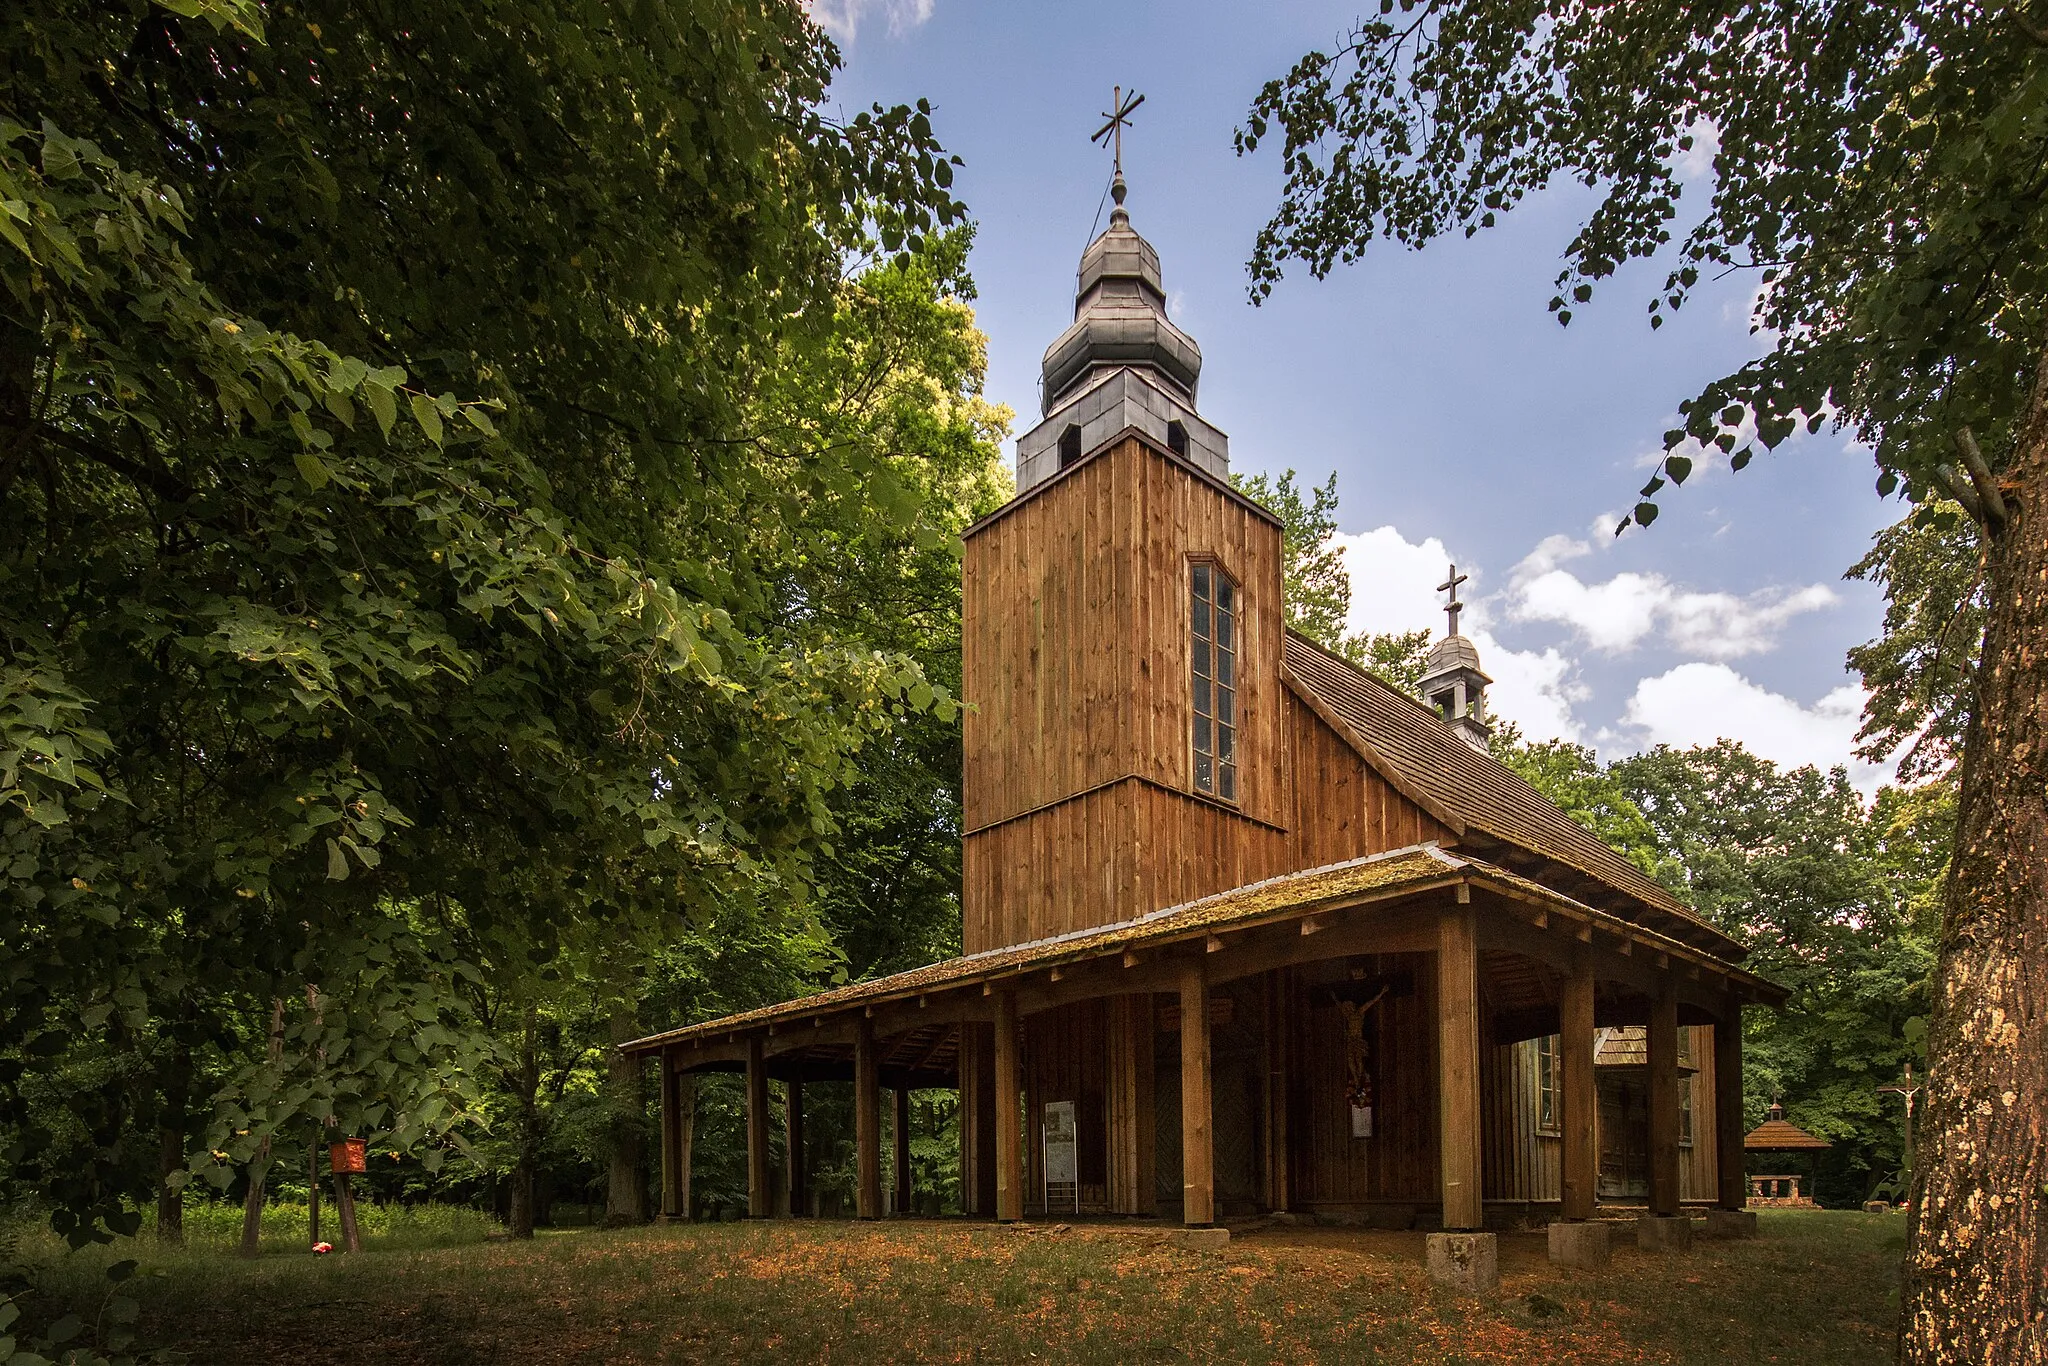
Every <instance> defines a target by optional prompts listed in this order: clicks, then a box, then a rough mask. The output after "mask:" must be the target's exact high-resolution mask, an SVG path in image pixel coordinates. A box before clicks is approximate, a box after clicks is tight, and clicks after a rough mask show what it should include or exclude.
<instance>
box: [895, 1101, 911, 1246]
mask: <svg viewBox="0 0 2048 1366" xmlns="http://www.w3.org/2000/svg"><path fill="white" fill-rule="evenodd" d="M895 1128H896V1213H897V1214H898V1215H899V1216H902V1215H908V1214H910V1213H911V1208H910V1088H909V1087H907V1086H899V1087H897V1088H896V1116H895Z"/></svg>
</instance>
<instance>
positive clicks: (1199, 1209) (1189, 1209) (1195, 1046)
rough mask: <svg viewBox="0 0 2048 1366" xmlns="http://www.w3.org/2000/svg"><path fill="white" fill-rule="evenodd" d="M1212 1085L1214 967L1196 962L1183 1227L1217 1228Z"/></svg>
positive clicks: (1190, 969) (1186, 1043)
mask: <svg viewBox="0 0 2048 1366" xmlns="http://www.w3.org/2000/svg"><path fill="white" fill-rule="evenodd" d="M1213 1125H1214V1116H1213V1113H1212V1106H1211V1100H1210V1083H1209V963H1208V960H1207V959H1206V958H1197V959H1193V960H1191V961H1189V962H1187V963H1185V964H1183V965H1182V967H1181V974H1180V1166H1181V1181H1182V1186H1181V1189H1182V1191H1183V1192H1184V1193H1183V1195H1182V1197H1181V1222H1182V1223H1184V1224H1186V1225H1187V1226H1188V1227H1189V1228H1207V1227H1208V1226H1209V1225H1211V1224H1213V1223H1215V1222H1216V1150H1215V1141H1214V1140H1215V1134H1214V1133H1213V1132H1212V1130H1213Z"/></svg>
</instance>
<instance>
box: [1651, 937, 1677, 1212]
mask: <svg viewBox="0 0 2048 1366" xmlns="http://www.w3.org/2000/svg"><path fill="white" fill-rule="evenodd" d="M1649 1036H1650V1037H1649V1045H1650V1047H1649V1052H1650V1213H1652V1214H1676V1213H1678V983H1677V982H1676V981H1675V980H1674V979H1673V978H1671V977H1670V976H1669V975H1666V976H1665V977H1664V979H1663V980H1662V981H1661V982H1659V983H1658V985H1657V1000H1656V1004H1655V1005H1653V1006H1652V1007H1651V1008H1650V1029H1649Z"/></svg>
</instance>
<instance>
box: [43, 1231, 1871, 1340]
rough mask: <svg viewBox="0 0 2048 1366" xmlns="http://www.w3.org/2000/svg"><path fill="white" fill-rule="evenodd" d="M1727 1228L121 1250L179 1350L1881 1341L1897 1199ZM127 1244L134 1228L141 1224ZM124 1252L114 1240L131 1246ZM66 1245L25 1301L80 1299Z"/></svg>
mask: <svg viewBox="0 0 2048 1366" xmlns="http://www.w3.org/2000/svg"><path fill="white" fill-rule="evenodd" d="M1763 1229H1764V1236H1763V1237H1762V1238H1761V1239H1760V1240H1758V1241H1756V1242H1750V1243H1704V1242H1702V1243H1696V1244H1695V1247H1694V1250H1693V1251H1692V1252H1690V1253H1686V1254H1680V1255H1675V1256H1663V1255H1657V1254H1652V1253H1644V1252H1638V1251H1637V1250H1636V1249H1635V1248H1633V1247H1626V1248H1623V1249H1621V1250H1620V1251H1618V1252H1617V1254H1616V1256H1615V1259H1614V1262H1613V1265H1612V1266H1611V1267H1610V1268H1609V1269H1608V1270H1607V1271H1605V1272H1603V1273H1599V1274H1592V1273H1587V1272H1571V1271H1565V1270H1563V1269H1561V1268H1555V1267H1552V1266H1551V1265H1550V1264H1549V1262H1548V1261H1547V1260H1546V1258H1545V1256H1544V1243H1543V1238H1542V1235H1541V1234H1503V1235H1502V1236H1501V1263H1502V1265H1501V1270H1502V1287H1501V1292H1500V1294H1499V1295H1498V1296H1496V1297H1492V1298H1488V1299H1485V1300H1467V1299H1460V1298H1458V1297H1456V1296H1453V1295H1450V1294H1448V1293H1444V1292H1440V1291H1438V1290H1437V1289H1436V1288H1434V1287H1433V1286H1432V1285H1431V1284H1430V1283H1429V1281H1428V1279H1427V1277H1426V1276H1425V1275H1424V1274H1423V1271H1422V1251H1423V1243H1422V1235H1420V1234H1396V1233H1373V1232H1365V1231H1353V1230H1348V1229H1346V1230H1339V1229H1285V1228H1268V1229H1262V1230H1258V1231H1254V1232H1249V1233H1244V1234H1240V1235H1238V1236H1236V1237H1235V1238H1234V1239H1233V1241H1232V1242H1231V1244H1230V1246H1229V1247H1228V1248H1227V1249H1225V1250H1221V1251H1216V1252H1199V1251H1190V1250H1185V1249H1182V1248H1179V1247H1176V1246H1173V1245H1171V1244H1169V1243H1168V1242H1167V1241H1166V1240H1165V1239H1163V1238H1161V1237H1159V1236H1158V1235H1156V1234H1149V1233H1144V1232H1140V1231H1111V1230H1109V1229H1105V1228H1096V1227H1089V1226H1074V1227H1070V1228H1067V1227H1058V1226H1054V1227H1046V1226H1026V1227H1024V1228H1019V1229H998V1228H993V1227H990V1226H987V1225H979V1224H964V1223H947V1222H932V1223H903V1224H892V1225H883V1226H858V1225H853V1224H841V1223H797V1224H791V1223H775V1224H723V1225H700V1226H693V1227H657V1228H646V1229H634V1230H627V1231H623V1232H605V1231H598V1230H592V1231H587V1232H586V1231H578V1232H573V1233H560V1234H553V1235H547V1234H544V1235H543V1236H541V1237H540V1238H538V1239H536V1240H535V1241H534V1242H532V1243H528V1244H523V1245H517V1244H512V1243H509V1242H504V1241H493V1242H481V1243H478V1242H472V1243H468V1244H466V1245H460V1246H403V1245H401V1246H386V1247H384V1248H381V1249H379V1248H375V1247H373V1249H372V1250H370V1251H367V1252H365V1253H364V1254H363V1255H361V1256H357V1257H344V1256H339V1255H337V1256H329V1257H321V1258H315V1257H313V1256H311V1255H309V1254H307V1253H305V1252H284V1251H278V1252H275V1253H272V1254H269V1255H266V1256H264V1257H262V1258H260V1259H257V1260H255V1261H253V1262H242V1261H238V1260H235V1259H233V1258H229V1257H226V1256H224V1255H222V1254H220V1253H219V1252H217V1251H212V1250H189V1251H183V1252H169V1251H166V1252H163V1253H154V1252H150V1251H145V1252H144V1254H143V1256H142V1263H143V1274H142V1275H141V1276H140V1277H139V1278H138V1281H137V1284H138V1285H139V1287H140V1288H139V1290H138V1291H137V1294H138V1297H139V1298H140V1299H141V1301H142V1317H141V1321H140V1323H139V1324H138V1327H139V1328H140V1330H141V1333H140V1342H142V1343H145V1344H155V1345H164V1346H175V1347H177V1348H180V1349H182V1350H184V1351H185V1352H187V1353H188V1354H189V1355H190V1358H191V1359H192V1360H193V1361H195V1362H219V1363H223V1366H230V1364H232V1363H256V1362H265V1363H268V1362H278V1363H286V1362H288V1363H292V1366H324V1364H325V1363H335V1364H336V1366H340V1364H341V1363H347V1364H348V1366H363V1363H372V1362H377V1363H381V1362H391V1363H413V1362H420V1363H425V1362H436V1363H441V1362H471V1361H477V1362H496V1361H502V1362H696V1361H716V1362H752V1361H764V1362H765V1361H778V1362H780V1361H846V1362H865V1361H1000V1362H1007V1361H1024V1360H1046V1361H1079V1362H1095V1361H1100V1362H1127V1361H1319V1360H1320V1361H1344V1362H1372V1361H1388V1362H1590V1363H1598V1362H1672V1363H1695V1362H1697V1363H1710V1362H1711V1363H1725V1362H1770V1361H1782V1362H1787V1363H1800V1366H1834V1364H1835V1363H1841V1364H1842V1366H1849V1364H1850V1363H1858V1364H1859V1366H1860V1364H1862V1363H1874V1362H1883V1361H1886V1360H1889V1358H1890V1343H1891V1334H1892V1331H1893V1322H1894V1316H1895V1313H1896V1301H1897V1281H1898V1273H1897V1263H1898V1260H1899V1255H1900V1246H1901V1241H1900V1240H1901V1237H1902V1234H1903V1230H1904V1225H1903V1223H1902V1221H1901V1220H1900V1219H1898V1218H1896V1217H1893V1216H1886V1215H1863V1214H1850V1213H1813V1214H1805V1213H1796V1214H1795V1213H1779V1214H1772V1213H1767V1214H1765V1215H1764V1216H1763ZM144 1247H145V1249H147V1248H148V1247H149V1244H148V1243H147V1242H146V1240H145V1243H144ZM134 1252H135V1249H133V1248H129V1249H127V1254H126V1255H133V1254H134ZM97 1255H99V1254H97V1253H95V1254H88V1257H87V1258H86V1259H81V1260H77V1261H62V1262H55V1263H52V1264H49V1265H47V1266H46V1267H45V1268H44V1270H43V1274H42V1276H41V1277H40V1280H41V1284H42V1293H41V1295H40V1296H39V1297H38V1301H39V1302H38V1303H37V1304H36V1305H35V1306H34V1309H33V1311H32V1312H33V1314H34V1316H35V1317H39V1318H41V1317H46V1316H52V1315H54V1314H55V1313H57V1312H62V1309H63V1308H64V1307H66V1301H67V1300H68V1301H70V1304H71V1307H76V1308H80V1309H84V1310H86V1311H87V1314H86V1316H87V1317H88V1318H90V1317H91V1315H90V1307H91V1305H90V1300H89V1299H88V1297H89V1296H90V1297H91V1298H92V1299H96V1297H97V1291H96V1290H94V1289H91V1288H89V1287H91V1286H92V1282H93V1278H94V1276H95V1275H96V1272H95V1271H94V1270H93V1267H92V1265H91V1264H90V1257H92V1256H97Z"/></svg>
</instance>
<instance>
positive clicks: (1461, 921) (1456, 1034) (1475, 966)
mask: <svg viewBox="0 0 2048 1366" xmlns="http://www.w3.org/2000/svg"><path fill="white" fill-rule="evenodd" d="M1437 1056H1438V1058H1439V1060H1440V1068H1439V1070H1440V1071H1441V1073H1442V1087H1443V1092H1442V1098H1441V1101H1440V1107H1441V1108H1440V1111H1439V1113H1440V1114H1441V1116H1442V1121H1443V1122H1442V1140H1441V1149H1442V1163H1443V1205H1444V1212H1443V1223H1444V1227H1445V1228H1448V1229H1476V1228H1480V1227H1482V1226H1483V1224H1484V1222H1485V1220H1484V1212H1483V1209H1482V1204H1481V1202H1482V1198H1483V1190H1484V1187H1483V1186H1482V1184H1481V1172H1480V1134H1479V1123H1480V1120H1479V947H1478V941H1477V934H1476V930H1475V927H1474V925H1473V918H1472V908H1471V907H1470V906H1459V907H1457V908H1455V909H1453V910H1448V911H1446V912H1444V914H1443V916H1442V917H1441V919H1440V920H1439V921H1438V937H1437Z"/></svg>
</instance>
